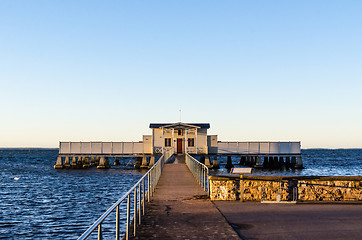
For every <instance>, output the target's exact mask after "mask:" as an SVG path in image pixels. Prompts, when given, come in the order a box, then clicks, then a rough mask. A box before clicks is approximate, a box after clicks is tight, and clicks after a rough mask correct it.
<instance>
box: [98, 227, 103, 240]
mask: <svg viewBox="0 0 362 240" xmlns="http://www.w3.org/2000/svg"><path fill="white" fill-rule="evenodd" d="M98 240H102V223H100V224H99V225H98Z"/></svg>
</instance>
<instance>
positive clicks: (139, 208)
mask: <svg viewBox="0 0 362 240" xmlns="http://www.w3.org/2000/svg"><path fill="white" fill-rule="evenodd" d="M141 200H142V199H141V183H139V184H138V203H137V205H138V224H141V215H142V208H141Z"/></svg>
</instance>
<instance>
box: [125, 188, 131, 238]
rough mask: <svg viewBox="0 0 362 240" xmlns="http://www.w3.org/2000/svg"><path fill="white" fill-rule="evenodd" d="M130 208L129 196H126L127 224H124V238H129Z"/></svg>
mask: <svg viewBox="0 0 362 240" xmlns="http://www.w3.org/2000/svg"><path fill="white" fill-rule="evenodd" d="M130 208H131V196H130V195H128V197H127V224H126V240H129V221H130V210H131V209H130Z"/></svg>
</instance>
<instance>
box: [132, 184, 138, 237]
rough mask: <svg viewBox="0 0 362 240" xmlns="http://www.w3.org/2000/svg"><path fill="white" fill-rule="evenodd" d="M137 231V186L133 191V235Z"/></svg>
mask: <svg viewBox="0 0 362 240" xmlns="http://www.w3.org/2000/svg"><path fill="white" fill-rule="evenodd" d="M136 232H137V187H136V188H135V189H134V193H133V236H136Z"/></svg>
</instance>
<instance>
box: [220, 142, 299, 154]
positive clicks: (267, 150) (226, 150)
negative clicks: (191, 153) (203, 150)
mask: <svg viewBox="0 0 362 240" xmlns="http://www.w3.org/2000/svg"><path fill="white" fill-rule="evenodd" d="M217 147H218V153H219V154H300V153H301V152H300V142H218V143H217Z"/></svg>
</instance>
